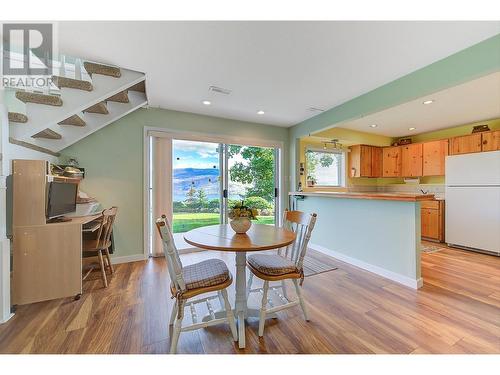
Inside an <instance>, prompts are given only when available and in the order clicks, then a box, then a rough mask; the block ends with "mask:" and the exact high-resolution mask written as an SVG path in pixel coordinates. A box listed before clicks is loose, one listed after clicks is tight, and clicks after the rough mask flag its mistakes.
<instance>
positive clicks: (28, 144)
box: [9, 137, 61, 157]
mask: <svg viewBox="0 0 500 375" xmlns="http://www.w3.org/2000/svg"><path fill="white" fill-rule="evenodd" d="M9 142H10V143H12V144H14V145H18V146H22V147H26V148H29V149H31V150H35V151H39V152H43V153H45V154H48V155H52V156H56V157H59V156H61V154H60V153H59V152H54V151H51V150H49V149H48V148H44V147H40V146H37V145H34V144H31V143H28V142H23V141H19V140H17V139H14V138H12V137H10V138H9Z"/></svg>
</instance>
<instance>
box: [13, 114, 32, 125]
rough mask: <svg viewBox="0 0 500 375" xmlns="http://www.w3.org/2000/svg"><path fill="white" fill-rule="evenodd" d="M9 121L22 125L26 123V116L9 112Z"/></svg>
mask: <svg viewBox="0 0 500 375" xmlns="http://www.w3.org/2000/svg"><path fill="white" fill-rule="evenodd" d="M9 121H12V122H20V123H23V124H24V123H26V122H28V116H26V115H25V114H23V113H18V112H9Z"/></svg>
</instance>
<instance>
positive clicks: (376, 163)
mask: <svg viewBox="0 0 500 375" xmlns="http://www.w3.org/2000/svg"><path fill="white" fill-rule="evenodd" d="M382 157H383V150H382V148H381V147H372V177H382V174H383V173H382Z"/></svg>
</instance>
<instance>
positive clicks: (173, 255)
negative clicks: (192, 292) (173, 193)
mask: <svg viewBox="0 0 500 375" xmlns="http://www.w3.org/2000/svg"><path fill="white" fill-rule="evenodd" d="M156 228H158V232H159V233H160V237H161V240H162V242H163V252H164V254H165V260H166V262H167V268H168V273H169V275H170V280H171V281H172V284H173V285H174V287H175V289H176V290H178V291H185V290H186V283H185V281H184V277H183V275H182V262H181V258H180V257H179V251H178V250H177V247H176V246H175V242H174V236H173V234H172V227H171V226H170V223H169V222H168V220H167V217H166V216H165V215H162V216H161V217H160V218H158V219H157V220H156Z"/></svg>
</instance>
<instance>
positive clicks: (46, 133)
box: [31, 128, 62, 139]
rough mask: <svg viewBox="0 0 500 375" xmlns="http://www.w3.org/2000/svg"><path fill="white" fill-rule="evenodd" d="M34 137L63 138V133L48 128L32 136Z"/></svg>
mask: <svg viewBox="0 0 500 375" xmlns="http://www.w3.org/2000/svg"><path fill="white" fill-rule="evenodd" d="M31 137H32V138H46V139H61V138H62V135H61V134H59V133H57V132H55V131H53V130H51V129H49V128H47V129H45V130H42V131H41V132H38V133H36V134H35V135H32V136H31Z"/></svg>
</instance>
